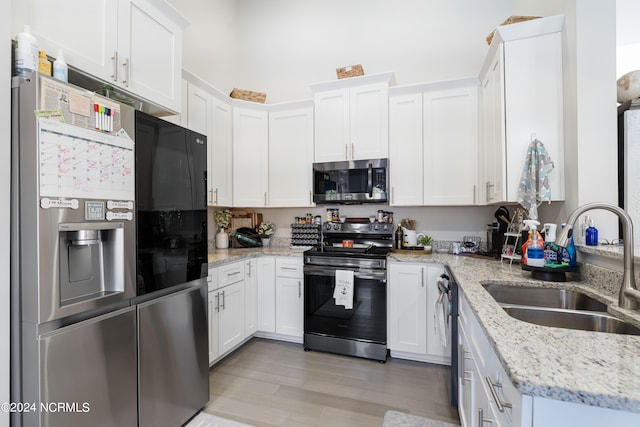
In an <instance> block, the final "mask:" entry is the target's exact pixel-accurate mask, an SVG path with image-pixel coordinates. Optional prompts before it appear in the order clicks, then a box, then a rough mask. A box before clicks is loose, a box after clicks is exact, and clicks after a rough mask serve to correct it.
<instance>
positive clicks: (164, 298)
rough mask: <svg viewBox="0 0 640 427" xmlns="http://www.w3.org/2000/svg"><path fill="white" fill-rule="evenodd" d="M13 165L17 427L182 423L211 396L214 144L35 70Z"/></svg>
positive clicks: (26, 88)
mask: <svg viewBox="0 0 640 427" xmlns="http://www.w3.org/2000/svg"><path fill="white" fill-rule="evenodd" d="M165 123H166V124H167V125H170V126H167V127H165ZM134 138H140V141H135V143H134ZM203 150H204V151H203ZM11 167H12V171H11V173H12V184H11V185H12V198H11V246H12V251H11V253H12V259H11V298H12V301H11V311H12V312H11V330H12V331H11V332H12V333H11V374H12V376H11V400H12V402H22V404H23V405H25V404H26V405H28V406H23V407H21V408H19V409H20V410H19V411H15V412H12V414H11V422H12V425H13V426H28V427H32V426H33V427H37V426H47V427H48V426H52V427H56V426H64V427H74V426H88V425H91V426H105V427H106V426H113V427H116V426H117V427H120V426H136V425H138V426H154V427H156V426H167V427H175V426H180V425H182V424H183V423H184V422H186V421H187V420H188V419H189V418H191V417H192V416H193V415H195V414H196V413H197V412H198V410H199V409H200V408H201V407H202V406H204V405H205V404H206V402H207V401H208V398H209V391H208V390H209V389H208V360H207V357H208V342H207V335H208V334H207V314H206V307H207V303H206V274H207V224H206V194H205V188H206V140H205V139H204V138H203V137H202V136H201V135H197V134H193V133H191V132H189V131H187V130H186V129H183V128H180V127H178V126H175V125H171V124H169V123H168V122H164V121H162V120H160V119H157V118H154V117H151V116H147V115H146V114H144V113H140V112H136V111H134V110H133V109H132V108H130V107H128V106H125V105H121V104H118V103H116V102H113V101H111V100H109V99H107V98H103V97H101V96H98V95H95V94H94V93H92V92H89V91H86V90H84V89H80V88H77V87H74V86H72V85H68V84H65V83H61V82H59V81H56V80H53V79H51V78H48V77H44V76H41V75H39V74H37V73H34V74H33V75H31V76H29V77H27V78H23V77H15V78H14V79H13V80H12V166H11ZM138 169H139V170H138ZM16 409H18V408H16Z"/></svg>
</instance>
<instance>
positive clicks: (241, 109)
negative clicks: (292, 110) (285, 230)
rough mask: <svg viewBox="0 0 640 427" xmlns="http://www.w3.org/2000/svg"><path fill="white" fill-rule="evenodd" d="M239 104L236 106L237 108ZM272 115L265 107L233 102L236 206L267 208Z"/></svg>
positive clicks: (234, 191)
mask: <svg viewBox="0 0 640 427" xmlns="http://www.w3.org/2000/svg"><path fill="white" fill-rule="evenodd" d="M236 103H237V104H236ZM268 183H269V115H268V112H267V109H266V107H264V109H263V108H261V107H260V106H258V105H256V106H253V105H250V103H248V102H244V101H234V105H233V204H234V206H240V207H264V206H267V205H268Z"/></svg>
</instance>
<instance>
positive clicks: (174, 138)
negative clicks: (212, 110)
mask: <svg viewBox="0 0 640 427" xmlns="http://www.w3.org/2000/svg"><path fill="white" fill-rule="evenodd" d="M135 125H136V126H135V132H136V135H135V141H136V225H137V229H136V254H137V268H136V275H137V279H136V295H137V296H136V297H135V298H134V303H135V305H136V307H137V316H138V365H139V366H138V408H139V409H138V414H139V415H138V416H139V426H141V427H146V426H153V427H162V426H167V427H175V426H179V425H182V424H184V423H185V422H186V421H187V420H189V419H190V418H191V417H193V416H194V415H195V414H196V413H197V412H198V411H199V410H200V409H201V408H202V407H203V406H204V405H205V404H206V403H207V402H208V400H209V378H208V374H209V361H208V325H207V279H206V277H207V272H208V264H207V256H208V248H207V199H206V188H207V140H206V136H204V135H201V134H198V133H196V132H193V131H190V130H188V129H185V128H183V127H181V126H178V125H175V124H173V123H169V122H167V121H165V120H162V119H159V118H156V117H153V116H150V115H148V114H145V113H143V112H140V111H136V120H135Z"/></svg>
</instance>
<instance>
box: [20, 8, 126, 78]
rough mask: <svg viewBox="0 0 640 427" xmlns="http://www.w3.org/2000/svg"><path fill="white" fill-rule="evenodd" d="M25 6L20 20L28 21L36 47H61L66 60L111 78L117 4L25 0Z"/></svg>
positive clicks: (53, 52) (52, 49)
mask: <svg viewBox="0 0 640 427" xmlns="http://www.w3.org/2000/svg"><path fill="white" fill-rule="evenodd" d="M28 10H29V14H28V16H26V17H25V20H24V22H26V23H30V24H31V31H32V33H33V34H34V36H35V37H36V38H37V39H38V42H39V43H40V49H44V50H46V52H47V53H48V54H49V55H51V56H57V55H58V49H62V51H63V53H64V58H65V62H67V63H68V64H70V65H73V66H74V67H77V68H79V69H81V70H83V71H84V72H86V73H88V74H91V75H94V76H97V77H99V78H102V79H104V80H106V81H112V77H111V76H112V75H114V74H115V70H116V63H115V55H114V54H115V52H116V51H117V49H118V47H117V43H118V5H117V4H115V5H114V4H113V1H111V0H65V1H51V0H29V2H28ZM70 17H73V22H71V21H70ZM18 31H22V28H20V29H19V30H18Z"/></svg>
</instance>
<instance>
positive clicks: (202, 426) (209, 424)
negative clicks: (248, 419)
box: [184, 412, 252, 427]
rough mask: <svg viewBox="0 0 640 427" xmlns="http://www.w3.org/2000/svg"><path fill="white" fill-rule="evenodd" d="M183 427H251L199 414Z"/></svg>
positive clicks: (204, 413)
mask: <svg viewBox="0 0 640 427" xmlns="http://www.w3.org/2000/svg"><path fill="white" fill-rule="evenodd" d="M184 427H252V426H250V425H249V424H243V423H239V422H237V421H232V420H227V419H226V418H220V417H216V416H215V415H211V414H207V413H206V412H200V413H199V414H198V415H196V416H195V417H193V418H192V419H191V421H190V422H188V423H187V424H185V425H184Z"/></svg>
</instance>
